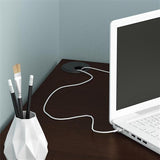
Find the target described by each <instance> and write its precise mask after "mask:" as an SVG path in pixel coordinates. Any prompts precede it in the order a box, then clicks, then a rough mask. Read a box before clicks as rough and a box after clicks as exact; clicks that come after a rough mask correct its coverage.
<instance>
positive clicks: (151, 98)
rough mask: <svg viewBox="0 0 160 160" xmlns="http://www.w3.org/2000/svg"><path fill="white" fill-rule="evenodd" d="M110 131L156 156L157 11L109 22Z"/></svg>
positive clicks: (159, 93) (159, 124)
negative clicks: (111, 129) (116, 131)
mask: <svg viewBox="0 0 160 160" xmlns="http://www.w3.org/2000/svg"><path fill="white" fill-rule="evenodd" d="M109 106H110V113H109V114H110V115H109V120H110V123H111V124H112V126H113V128H115V129H121V130H122V131H121V133H122V134H124V135H125V136H127V137H129V138H131V139H132V140H134V141H136V142H138V143H140V144H141V145H143V146H145V147H147V148H149V149H151V150H152V151H154V152H156V153H158V154H160V10H155V11H151V12H147V13H143V14H139V15H135V16H131V17H126V18H122V19H118V20H114V21H112V22H111V28H110V102H109Z"/></svg>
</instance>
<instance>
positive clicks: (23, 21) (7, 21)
mask: <svg viewBox="0 0 160 160" xmlns="http://www.w3.org/2000/svg"><path fill="white" fill-rule="evenodd" d="M58 5H59V4H58V0H0V131H1V130H2V129H3V128H4V126H5V125H6V124H7V122H8V121H9V119H10V118H11V117H12V115H13V107H12V103H11V98H10V95H9V91H8V85H7V80H8V78H12V80H13V70H12V66H13V65H14V64H16V63H21V67H22V73H23V97H24V101H25V99H26V96H27V90H28V87H27V86H28V77H29V74H33V75H34V76H35V81H34V83H35V85H34V90H35V89H36V88H37V87H38V86H39V84H40V83H41V82H42V81H43V80H44V78H45V77H46V76H47V75H48V73H49V72H50V71H51V70H52V69H53V68H54V66H55V65H56V63H57V62H58V60H59V59H58V46H59V45H58V30H59V26H58V25H59V24H58V22H59V19H58V18H59V17H58V14H59V7H58Z"/></svg>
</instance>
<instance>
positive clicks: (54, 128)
mask: <svg viewBox="0 0 160 160" xmlns="http://www.w3.org/2000/svg"><path fill="white" fill-rule="evenodd" d="M68 61H69V60H62V61H61V62H60V63H59V64H58V65H57V66H56V68H55V69H54V70H53V72H52V73H51V74H50V75H49V76H48V77H47V79H46V80H45V81H44V82H43V83H42V85H41V86H40V87H39V89H38V90H37V91H36V92H35V93H34V95H33V98H32V111H34V112H36V113H37V117H38V119H39V122H40V124H41V126H42V128H43V131H44V133H45V135H46V138H47V140H48V144H49V146H48V149H49V153H48V155H47V160H133V159H137V160H158V159H160V157H159V155H158V154H156V153H154V152H152V151H150V150H149V149H147V148H145V147H143V146H141V145H140V144H138V143H136V142H134V141H132V140H130V139H129V138H127V137H125V136H123V135H121V134H119V133H111V134H96V133H93V132H92V131H91V129H90V127H91V119H89V118H81V119H76V120H69V121H55V120H51V119H49V118H48V117H47V116H46V115H45V114H44V113H43V111H42V107H43V104H44V101H45V100H46V98H47V97H48V95H49V94H50V93H51V92H52V91H53V90H54V89H56V88H57V87H59V86H62V85H66V84H72V83H77V82H81V81H84V80H86V79H88V76H87V75H84V74H83V73H80V74H70V73H65V72H63V71H62V70H61V65H62V64H63V63H66V62H68ZM88 63H89V64H90V66H93V67H98V68H101V69H105V70H107V69H108V68H109V65H108V64H104V63H93V62H88ZM89 72H90V73H91V74H93V75H94V80H92V82H90V83H88V84H85V85H83V86H79V87H73V88H67V89H63V90H61V91H59V92H57V93H56V94H55V95H54V96H53V97H52V98H51V99H50V101H49V103H48V105H47V111H48V112H49V113H50V114H52V115H53V116H55V117H69V116H74V115H80V114H91V115H93V116H94V118H95V129H97V130H112V127H111V125H110V124H109V122H108V100H109V99H108V97H109V93H108V90H109V88H108V87H109V75H108V74H105V73H101V72H97V71H93V70H89ZM25 107H26V106H25ZM8 128H9V126H8V127H7V128H6V129H5V130H4V131H3V132H2V133H1V134H0V160H5V157H4V155H3V144H4V140H5V137H6V134H7V131H8Z"/></svg>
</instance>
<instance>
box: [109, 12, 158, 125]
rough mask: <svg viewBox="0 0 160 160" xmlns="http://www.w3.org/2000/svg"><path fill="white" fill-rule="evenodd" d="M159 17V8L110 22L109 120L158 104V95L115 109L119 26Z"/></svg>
mask: <svg viewBox="0 0 160 160" xmlns="http://www.w3.org/2000/svg"><path fill="white" fill-rule="evenodd" d="M158 17H160V9H159V10H155V11H151V12H147V13H143V14H139V15H135V16H130V17H126V18H122V19H118V20H114V21H112V22H111V24H110V80H109V81H110V84H109V95H110V97H109V121H110V123H111V124H112V121H113V120H114V119H116V118H118V117H121V116H124V115H127V114H130V113H134V112H137V111H139V110H143V109H147V108H150V107H152V106H156V105H159V104H160V97H158V98H155V99H152V100H148V101H145V102H142V103H139V104H135V105H132V106H128V107H126V108H124V109H120V110H117V31H118V28H119V27H123V26H126V25H131V24H134V23H138V22H143V21H147V20H151V19H155V18H158Z"/></svg>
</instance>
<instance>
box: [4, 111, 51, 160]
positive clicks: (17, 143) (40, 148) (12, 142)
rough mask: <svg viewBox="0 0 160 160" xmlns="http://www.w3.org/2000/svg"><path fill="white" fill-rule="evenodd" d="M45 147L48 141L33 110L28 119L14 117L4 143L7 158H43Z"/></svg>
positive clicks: (31, 159) (35, 159)
mask: <svg viewBox="0 0 160 160" xmlns="http://www.w3.org/2000/svg"><path fill="white" fill-rule="evenodd" d="M23 114H24V115H25V111H24V112H23ZM47 147H48V142H47V140H46V137H45V135H44V133H43V131H42V128H41V126H40V124H39V121H38V119H37V116H36V114H35V113H34V112H31V114H30V119H20V118H17V117H14V119H13V121H12V124H11V127H10V129H9V131H8V134H7V137H6V140H5V143H4V154H5V156H6V158H7V160H45V158H46V156H47V153H48V148H47Z"/></svg>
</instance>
